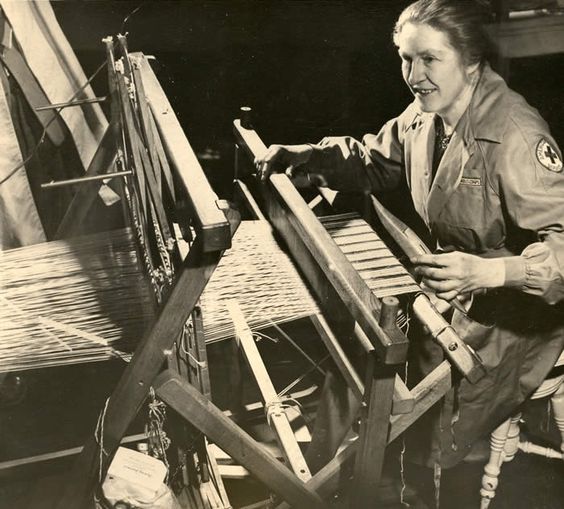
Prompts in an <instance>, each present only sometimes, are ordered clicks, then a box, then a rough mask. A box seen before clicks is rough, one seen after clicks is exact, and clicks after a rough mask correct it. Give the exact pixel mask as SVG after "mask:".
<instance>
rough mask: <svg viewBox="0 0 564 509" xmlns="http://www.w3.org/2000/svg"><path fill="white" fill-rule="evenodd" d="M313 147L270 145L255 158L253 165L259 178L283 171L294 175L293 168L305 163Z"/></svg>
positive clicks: (262, 178)
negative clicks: (261, 154) (262, 153)
mask: <svg viewBox="0 0 564 509" xmlns="http://www.w3.org/2000/svg"><path fill="white" fill-rule="evenodd" d="M312 152H313V147H312V146H311V145H307V144H304V145H270V147H268V149H267V151H266V152H265V153H264V155H263V156H262V157H261V158H257V159H255V166H256V168H257V172H258V175H259V177H260V179H261V180H266V179H267V178H268V176H269V175H270V174H271V173H279V172H285V173H286V175H288V177H293V176H294V169H295V168H297V167H298V166H301V165H302V164H304V163H307V161H308V160H309V158H310V157H311V154H312Z"/></svg>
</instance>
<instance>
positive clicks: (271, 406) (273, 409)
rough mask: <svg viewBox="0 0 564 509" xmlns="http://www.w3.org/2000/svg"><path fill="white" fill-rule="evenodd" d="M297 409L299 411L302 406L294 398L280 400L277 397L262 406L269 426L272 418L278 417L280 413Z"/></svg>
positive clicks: (280, 398)
mask: <svg viewBox="0 0 564 509" xmlns="http://www.w3.org/2000/svg"><path fill="white" fill-rule="evenodd" d="M292 407H294V408H295V407H298V408H299V409H300V410H301V408H302V405H301V404H300V402H299V401H298V400H296V399H294V398H282V397H280V396H279V397H277V398H275V399H273V400H271V401H269V402H267V403H266V404H265V405H264V413H265V415H266V421H267V422H268V425H269V426H270V424H271V420H272V416H273V415H274V416H279V415H280V414H281V413H282V412H284V413H285V412H286V410H287V409H288V408H292Z"/></svg>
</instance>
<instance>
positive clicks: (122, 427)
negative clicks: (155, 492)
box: [57, 224, 237, 509]
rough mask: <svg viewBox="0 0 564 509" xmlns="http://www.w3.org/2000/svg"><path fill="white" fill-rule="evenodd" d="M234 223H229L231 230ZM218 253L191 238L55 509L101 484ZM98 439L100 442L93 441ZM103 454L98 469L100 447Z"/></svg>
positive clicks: (64, 508) (78, 501)
mask: <svg viewBox="0 0 564 509" xmlns="http://www.w3.org/2000/svg"><path fill="white" fill-rule="evenodd" d="M236 227H237V225H236V224H234V225H233V229H236ZM221 254H222V253H221V252H203V248H202V244H201V239H200V238H199V237H196V239H195V241H194V243H193V245H192V247H191V249H190V251H189V253H188V255H187V256H186V258H185V259H184V262H183V264H182V266H181V270H180V271H179V272H178V275H177V279H176V281H175V283H174V285H173V287H172V289H171V291H170V296H169V298H168V301H167V302H166V304H165V305H164V307H163V309H162V312H161V314H160V315H159V317H158V319H157V321H156V323H155V325H154V326H153V328H152V329H151V331H150V332H149V333H148V334H147V336H145V337H144V338H143V340H142V341H141V343H140V344H139V346H138V347H137V349H136V352H135V354H134V355H133V358H132V360H131V362H130V363H129V364H128V366H127V368H126V369H125V371H124V373H123V375H122V377H121V379H120V381H119V383H118V385H117V387H116V389H115V390H114V392H113V393H112V395H111V397H110V398H109V400H108V405H107V408H106V409H105V411H104V412H103V415H102V419H103V422H104V426H103V436H102V437H100V438H98V439H97V438H95V436H94V435H95V433H94V432H93V433H92V436H91V438H90V440H89V441H88V442H87V443H86V445H85V446H84V450H83V452H82V454H81V455H80V456H79V458H78V460H77V464H76V466H75V468H74V469H73V470H72V472H71V473H70V479H69V481H68V483H67V486H66V490H65V492H64V493H63V496H62V498H61V500H60V501H59V504H58V506H57V507H58V508H59V509H73V508H77V509H80V508H82V507H83V505H84V503H85V501H86V500H87V499H88V498H89V497H90V496H91V494H92V492H93V490H94V488H95V486H96V484H97V483H98V482H99V481H100V480H101V479H99V478H98V477H99V473H100V472H101V473H102V475H104V474H105V472H106V469H107V467H108V465H109V463H110V461H111V459H112V458H113V455H114V453H115V451H116V449H117V447H118V445H119V443H120V440H121V437H123V436H124V435H125V433H126V432H127V429H128V427H129V425H130V423H131V422H132V420H133V419H134V417H135V416H136V415H137V412H138V411H139V409H140V408H141V405H142V404H143V402H144V400H145V398H146V396H147V393H148V391H149V388H150V386H151V383H152V381H153V379H154V378H155V376H156V375H157V373H158V372H159V371H160V370H161V368H162V365H163V362H164V360H165V358H166V357H167V354H168V352H169V351H170V349H171V346H172V344H173V342H174V341H175V340H176V339H177V337H178V336H179V334H180V331H181V330H182V327H183V326H184V324H185V323H186V320H187V319H188V317H189V315H190V313H191V312H192V310H193V309H194V306H195V305H196V304H197V302H198V300H199V298H200V295H201V294H202V292H203V290H204V288H205V286H206V284H207V282H208V281H209V279H210V277H211V275H212V274H213V271H214V270H215V268H216V266H217V264H218V263H219V260H220V258H221ZM97 440H99V441H100V444H99V443H98V442H97ZM102 446H103V449H104V451H105V454H104V455H102V456H103V458H102V459H103V463H102V465H100V453H99V449H100V447H102Z"/></svg>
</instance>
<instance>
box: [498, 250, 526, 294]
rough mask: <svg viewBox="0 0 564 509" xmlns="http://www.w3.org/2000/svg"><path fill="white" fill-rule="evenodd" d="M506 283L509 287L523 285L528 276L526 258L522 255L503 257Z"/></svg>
mask: <svg viewBox="0 0 564 509" xmlns="http://www.w3.org/2000/svg"><path fill="white" fill-rule="evenodd" d="M503 264H504V267H505V283H504V286H508V287H522V286H523V285H524V284H525V281H526V278H527V272H526V267H525V259H524V258H523V257H522V256H510V257H508V258H503Z"/></svg>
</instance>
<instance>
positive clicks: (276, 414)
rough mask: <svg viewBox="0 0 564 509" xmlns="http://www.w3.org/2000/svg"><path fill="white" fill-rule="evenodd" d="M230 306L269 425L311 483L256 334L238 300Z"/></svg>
mask: <svg viewBox="0 0 564 509" xmlns="http://www.w3.org/2000/svg"><path fill="white" fill-rule="evenodd" d="M226 306H227V309H228V311H229V314H230V315H231V319H232V320H233V325H234V326H235V334H236V339H237V342H238V344H239V346H240V347H241V349H242V350H243V354H244V356H245V360H246V361H247V365H248V366H249V368H250V370H251V373H252V374H253V376H254V378H255V381H256V383H257V385H258V387H259V391H260V394H261V397H262V400H263V403H264V405H265V409H266V415H267V419H268V421H269V422H268V424H269V426H271V427H272V428H273V430H274V432H275V434H276V439H277V441H278V444H279V445H280V449H281V450H282V454H283V455H284V458H285V459H286V461H287V462H288V465H289V467H290V468H291V469H292V471H293V472H294V474H295V475H296V476H297V477H298V479H300V480H301V481H302V482H306V481H308V480H309V479H311V473H310V471H309V467H308V466H307V463H306V461H305V459H304V456H303V454H302V451H301V449H300V446H299V445H298V442H297V440H296V437H295V436H294V432H293V431H292V426H291V425H290V421H289V419H288V416H287V414H286V411H285V410H284V408H283V402H282V401H281V400H280V398H279V397H278V394H277V392H276V389H275V388H274V385H272V381H271V380H270V376H269V375H268V371H267V369H266V366H265V365H264V362H263V360H262V357H261V355H260V352H259V350H258V348H257V345H256V343H255V340H254V339H253V333H252V332H251V329H250V328H249V326H248V324H247V322H246V320H245V317H244V316H243V313H242V311H241V308H240V307H239V305H238V304H237V302H236V301H234V300H233V301H229V302H226Z"/></svg>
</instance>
